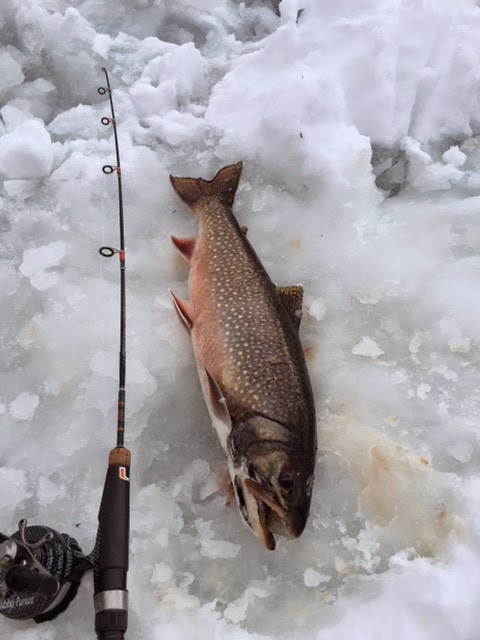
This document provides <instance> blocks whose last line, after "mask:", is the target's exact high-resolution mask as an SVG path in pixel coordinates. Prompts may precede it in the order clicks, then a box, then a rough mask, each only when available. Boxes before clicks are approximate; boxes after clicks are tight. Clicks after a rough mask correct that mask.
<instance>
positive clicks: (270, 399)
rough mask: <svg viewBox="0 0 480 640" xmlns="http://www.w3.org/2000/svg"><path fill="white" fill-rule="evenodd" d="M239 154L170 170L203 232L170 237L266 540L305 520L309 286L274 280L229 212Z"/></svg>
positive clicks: (216, 418) (215, 397)
mask: <svg viewBox="0 0 480 640" xmlns="http://www.w3.org/2000/svg"><path fill="white" fill-rule="evenodd" d="M241 172H242V163H241V162H240V163H238V164H235V165H230V166H227V167H224V168H223V169H221V170H220V171H219V172H218V173H217V175H216V176H215V178H214V179H213V180H211V181H208V180H203V179H201V178H197V179H195V178H176V177H173V176H170V180H171V183H172V185H173V188H174V189H175V191H176V192H177V194H178V195H179V196H180V198H182V200H183V201H184V202H185V203H186V204H188V205H189V206H190V208H191V209H192V210H193V211H194V212H195V213H196V214H197V216H198V221H199V237H198V238H196V239H195V238H175V237H172V241H173V243H174V244H175V246H176V247H177V248H178V249H179V250H180V252H181V253H182V255H183V256H184V257H185V259H186V260H187V261H188V263H189V265H190V274H189V279H188V290H189V302H188V303H187V302H185V301H183V300H180V299H179V298H177V297H176V296H175V295H174V294H173V293H172V292H170V293H171V295H172V298H173V302H174V305H175V309H176V311H177V313H178V315H179V317H180V319H181V321H182V322H183V323H184V325H185V327H186V328H187V329H188V331H189V332H190V335H191V338H192V342H193V348H194V351H195V357H196V361H197V367H198V372H199V376H200V381H201V385H202V389H203V394H204V396H205V400H206V403H207V406H208V410H209V412H210V415H211V417H212V421H213V424H214V426H215V428H216V431H217V433H218V437H219V438H220V442H221V444H222V447H223V449H224V450H225V453H226V454H227V458H228V467H229V473H230V477H231V481H232V484H233V489H234V493H235V497H236V500H237V503H238V506H239V509H240V512H241V514H242V516H243V519H244V520H245V522H246V523H247V525H248V526H249V527H250V528H251V529H252V530H253V532H254V533H255V535H256V536H257V537H258V538H259V539H260V540H261V541H262V542H263V544H264V545H265V547H267V549H270V550H272V549H275V538H274V536H273V534H274V533H278V534H281V535H286V536H287V537H293V538H298V536H299V535H300V534H301V533H302V531H303V530H304V528H305V524H306V522H307V518H308V514H309V510H310V501H311V495H312V487H313V474H314V467H315V458H316V455H315V453H316V421H315V407H314V403H313V394H312V388H311V385H310V380H309V377H308V372H307V368H306V366H305V359H304V356H303V350H302V346H301V344H300V339H299V336H298V329H299V325H300V318H301V312H302V300H303V289H302V287H300V286H292V287H277V286H275V285H274V284H273V283H272V281H271V280H270V278H269V276H268V274H267V272H266V271H265V269H264V268H263V266H262V264H261V262H260V260H259V259H258V257H257V255H256V254H255V252H254V250H253V248H252V246H251V245H250V243H249V241H248V240H247V238H246V229H244V228H243V229H242V228H241V227H240V226H239V224H238V222H237V221H236V219H235V217H234V215H233V213H232V205H233V201H234V198H235V192H236V190H237V187H238V183H239V180H240V174H241Z"/></svg>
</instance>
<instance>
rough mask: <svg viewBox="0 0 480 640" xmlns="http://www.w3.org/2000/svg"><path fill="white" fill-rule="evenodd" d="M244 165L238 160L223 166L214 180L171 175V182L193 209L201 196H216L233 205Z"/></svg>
mask: <svg viewBox="0 0 480 640" xmlns="http://www.w3.org/2000/svg"><path fill="white" fill-rule="evenodd" d="M242 166H243V165H242V163H241V162H238V163H237V164H230V165H228V166H227V167H223V169H220V171H219V172H218V173H217V175H216V176H215V177H214V178H213V180H203V178H177V177H175V176H170V182H171V183H172V186H173V188H174V189H175V191H176V192H177V193H178V195H179V196H180V198H181V199H182V200H183V201H184V202H185V203H186V204H188V206H189V207H191V208H192V209H193V210H195V203H196V202H198V200H200V198H213V197H215V198H217V199H219V200H221V201H222V202H223V203H224V204H226V205H228V206H229V207H231V206H232V204H233V201H234V199H235V193H236V191H237V187H238V183H239V180H240V175H241V173H242Z"/></svg>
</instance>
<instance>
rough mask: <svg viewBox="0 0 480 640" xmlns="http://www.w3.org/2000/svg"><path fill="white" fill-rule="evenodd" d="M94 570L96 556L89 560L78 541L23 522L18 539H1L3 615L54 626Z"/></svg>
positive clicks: (0, 598) (0, 599) (15, 536)
mask: <svg viewBox="0 0 480 640" xmlns="http://www.w3.org/2000/svg"><path fill="white" fill-rule="evenodd" d="M94 553H95V552H94ZM91 555H93V554H91ZM90 569H93V560H92V558H91V556H85V555H84V554H83V552H82V550H81V548H80V546H79V544H78V542H77V541H76V540H75V539H74V538H71V537H70V536H68V535H67V534H65V533H59V532H58V531H56V530H55V529H52V528H50V527H46V526H31V527H29V526H27V521H26V520H20V522H19V523H18V531H16V532H15V533H14V534H13V535H12V536H10V537H8V536H6V535H4V534H2V533H0V614H1V615H3V616H5V617H6V618H12V619H14V620H27V619H30V618H33V620H34V621H35V622H46V621H47V620H53V619H54V618H56V617H57V616H58V615H59V614H60V613H62V612H63V611H65V610H66V609H67V608H68V606H69V605H70V603H71V601H72V600H73V599H74V597H75V596H76V594H77V591H78V587H79V585H80V581H81V579H82V576H83V574H84V573H85V572H86V571H89V570H90Z"/></svg>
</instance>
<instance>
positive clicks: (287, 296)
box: [277, 285, 303, 329]
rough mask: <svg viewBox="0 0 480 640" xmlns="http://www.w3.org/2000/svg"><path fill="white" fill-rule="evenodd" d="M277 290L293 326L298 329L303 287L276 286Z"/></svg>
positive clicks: (300, 317)
mask: <svg viewBox="0 0 480 640" xmlns="http://www.w3.org/2000/svg"><path fill="white" fill-rule="evenodd" d="M277 291H278V294H279V296H280V298H281V300H282V302H283V305H284V307H285V308H286V310H287V311H288V314H289V315H290V318H291V319H292V322H293V324H294V326H295V327H296V328H297V329H298V328H299V326H300V321H301V319H302V304H303V287H302V286H300V285H293V286H291V287H277Z"/></svg>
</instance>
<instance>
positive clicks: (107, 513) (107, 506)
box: [95, 465, 130, 593]
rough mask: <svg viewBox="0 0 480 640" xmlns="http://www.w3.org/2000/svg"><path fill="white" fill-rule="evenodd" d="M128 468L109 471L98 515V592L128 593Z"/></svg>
mask: <svg viewBox="0 0 480 640" xmlns="http://www.w3.org/2000/svg"><path fill="white" fill-rule="evenodd" d="M128 473H129V468H128V467H123V466H122V465H112V466H111V467H109V468H108V471H107V477H106V479H105V486H104V489H103V496H102V502H101V504H100V511H99V514H98V520H99V534H100V536H99V537H100V540H99V554H98V564H97V567H96V573H97V576H96V578H97V579H96V581H95V582H96V586H95V593H99V592H100V591H110V590H126V588H127V571H128V540H129V528H130V527H129V520H130V518H129V516H130V483H129V482H128V481H127V480H126V479H125V478H128Z"/></svg>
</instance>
